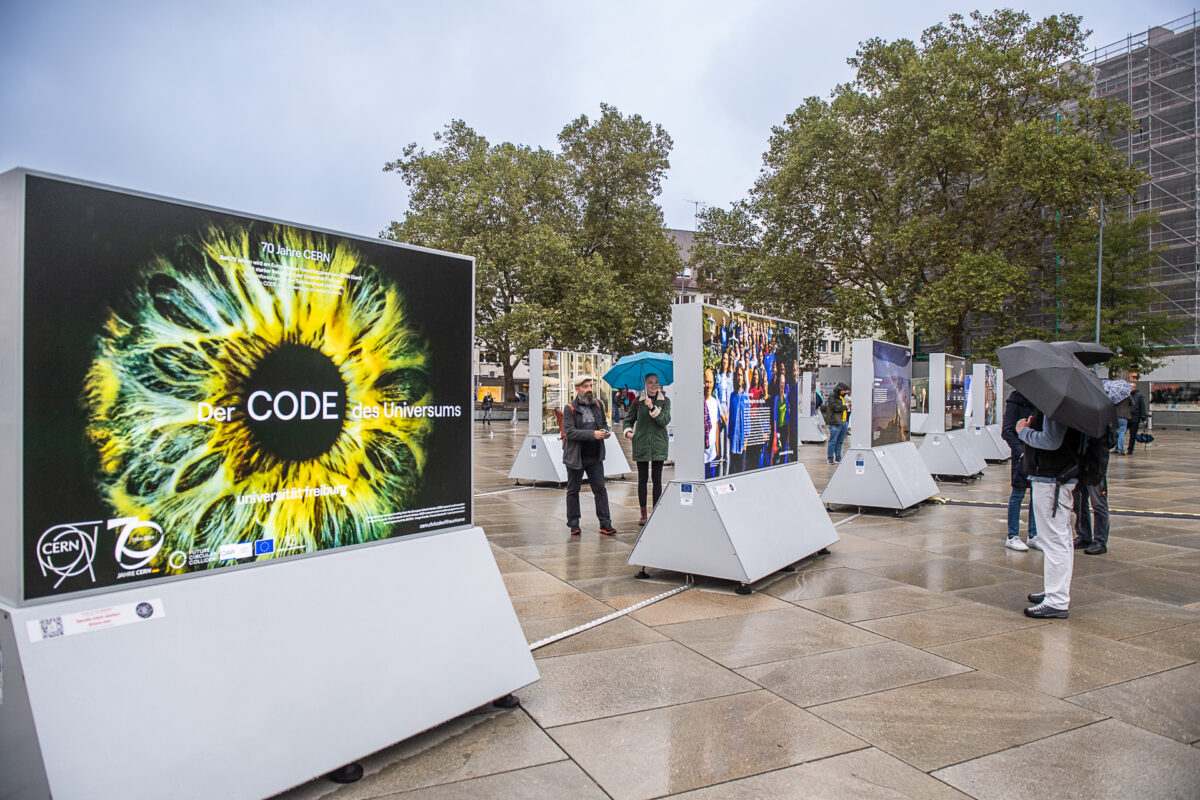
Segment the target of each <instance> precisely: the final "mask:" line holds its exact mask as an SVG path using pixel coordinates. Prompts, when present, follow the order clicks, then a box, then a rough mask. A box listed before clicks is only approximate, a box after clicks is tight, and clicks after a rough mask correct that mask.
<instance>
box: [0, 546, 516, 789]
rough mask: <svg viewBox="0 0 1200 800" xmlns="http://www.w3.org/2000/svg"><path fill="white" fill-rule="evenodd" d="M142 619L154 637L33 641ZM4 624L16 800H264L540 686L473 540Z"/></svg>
mask: <svg viewBox="0 0 1200 800" xmlns="http://www.w3.org/2000/svg"><path fill="white" fill-rule="evenodd" d="M148 600H160V601H161V603H162V610H163V615H162V616H161V617H152V618H150V619H147V620H144V621H142V622H138V623H136V624H129V625H125V626H122V627H112V628H105V629H102V630H94V631H90V632H83V633H78V634H76V635H73V636H65V637H61V638H54V639H45V640H42V641H31V640H30V636H29V634H28V632H27V628H26V623H27V622H29V621H34V622H35V624H36V621H37V620H41V619H45V618H48V617H53V616H57V615H63V614H71V613H79V612H81V611H87V610H90V609H99V608H104V607H106V606H110V605H118V604H128V603H138V602H142V601H148ZM0 622H2V624H0V647H2V648H3V653H4V702H3V703H2V704H0V731H3V735H2V737H0V742H3V744H4V748H3V750H2V751H0V796H3V797H5V798H16V797H43V798H44V797H46V796H47V791H46V790H47V787H48V789H49V793H50V794H52V795H53V796H54V797H55V798H56V799H57V800H70V798H122V800H131V799H132V798H161V797H164V796H170V797H172V798H213V797H224V798H260V797H268V796H270V795H273V794H276V793H278V792H280V791H282V790H284V789H287V788H289V787H292V786H295V785H297V784H300V783H303V782H305V781H307V780H310V779H312V778H314V777H316V776H319V775H323V774H325V773H326V772H329V771H330V770H332V769H335V768H337V767H339V766H342V765H344V764H347V763H350V762H353V761H355V760H357V759H359V758H362V757H363V756H366V755H368V754H369V753H372V752H374V751H376V750H379V749H381V748H384V747H387V746H389V745H391V744H393V743H395V742H399V741H401V740H403V739H406V738H408V737H410V736H413V735H414V734H417V733H419V732H421V731H423V730H426V729H428V728H431V727H433V726H435V725H438V724H440V723H442V722H444V721H446V720H448V719H453V718H454V717H456V716H458V715H460V714H462V713H464V712H466V711H469V710H471V709H473V708H476V707H478V706H481V705H483V704H485V703H488V702H490V701H492V700H494V699H496V698H498V697H503V696H504V695H505V694H508V693H509V692H512V691H515V690H516V689H518V688H520V687H521V686H524V685H526V684H528V683H531V682H532V681H535V680H537V678H538V673H537V668H536V666H535V665H534V662H533V657H532V655H531V654H530V652H529V647H528V645H527V644H526V640H525V636H524V635H523V634H522V632H521V626H520V624H519V623H518V622H517V617H516V614H515V613H514V612H513V608H512V603H511V601H510V600H509V597H508V593H507V591H505V588H504V583H503V581H502V580H501V579H500V571H499V570H498V569H497V568H496V562H495V560H494V558H493V556H492V552H491V549H490V547H489V546H488V543H487V540H486V538H485V537H484V534H483V531H482V530H481V529H479V528H467V529H464V530H460V531H451V532H448V533H439V534H435V535H431V536H426V537H422V538H416V539H408V540H405V541H400V542H386V543H382V544H380V545H377V546H372V547H361V548H355V549H352V550H346V551H344V552H335V553H329V554H326V555H323V556H320V557H314V558H305V559H298V560H295V561H291V562H283V563H279V564H272V565H269V566H263V567H258V568H255V569H248V570H237V571H232V572H229V573H227V574H220V573H218V574H213V575H206V576H203V577H197V578H194V579H191V580H184V581H177V582H173V583H166V584H160V585H155V586H146V587H144V588H130V589H126V590H122V591H119V592H110V593H108V594H103V595H92V596H90V597H84V598H76V599H73V600H63V601H58V602H53V603H47V604H42V605H37V606H29V607H24V608H10V607H0ZM18 675H20V676H22V677H23V681H21V680H16V679H15V677H16V676H18ZM35 725H36V737H37V738H36V739H35V740H33V741H31V740H30V737H31V736H34V735H35V734H34V726H35ZM16 737H19V741H13V739H14V738H16ZM39 750H40V758H37V757H36V756H37V753H38V751H39ZM122 765H125V767H122ZM39 772H40V773H41V778H40V780H39V778H38V773H39ZM39 784H40V786H39Z"/></svg>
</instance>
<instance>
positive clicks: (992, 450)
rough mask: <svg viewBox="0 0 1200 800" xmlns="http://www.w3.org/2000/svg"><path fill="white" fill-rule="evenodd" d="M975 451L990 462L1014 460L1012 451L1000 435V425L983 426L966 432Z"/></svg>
mask: <svg viewBox="0 0 1200 800" xmlns="http://www.w3.org/2000/svg"><path fill="white" fill-rule="evenodd" d="M966 433H967V434H968V435H969V437H970V440H971V443H972V444H973V445H974V446H975V450H976V451H977V452H978V453H979V454H980V455H981V456H983V458H984V459H986V460H988V461H1007V460H1008V459H1010V458H1012V449H1011V448H1010V447H1009V446H1008V442H1006V441H1004V437H1003V436H1001V435H1000V426H999V425H983V426H980V427H977V428H972V429H971V430H969V431H967V432H966Z"/></svg>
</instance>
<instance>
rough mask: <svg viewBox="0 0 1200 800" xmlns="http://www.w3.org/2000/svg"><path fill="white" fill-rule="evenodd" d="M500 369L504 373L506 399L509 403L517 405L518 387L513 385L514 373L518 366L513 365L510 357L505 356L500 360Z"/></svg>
mask: <svg viewBox="0 0 1200 800" xmlns="http://www.w3.org/2000/svg"><path fill="white" fill-rule="evenodd" d="M518 363H519V362H518ZM500 369H501V370H503V372H504V399H505V400H506V401H507V402H509V403H515V402H517V387H516V386H515V385H514V384H513V372H514V371H516V369H517V365H516V364H514V363H512V358H511V357H510V356H508V355H505V356H503V357H502V358H501V359H500Z"/></svg>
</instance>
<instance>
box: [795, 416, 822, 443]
mask: <svg viewBox="0 0 1200 800" xmlns="http://www.w3.org/2000/svg"><path fill="white" fill-rule="evenodd" d="M822 422H823V421H822V419H821V418H820V417H800V419H799V420H797V423H798V428H799V431H800V441H802V442H804V443H806V444H807V443H809V442H817V443H820V442H825V441H827V440H828V439H829V431H828V429H826V428H825V426H824V425H823V424H822Z"/></svg>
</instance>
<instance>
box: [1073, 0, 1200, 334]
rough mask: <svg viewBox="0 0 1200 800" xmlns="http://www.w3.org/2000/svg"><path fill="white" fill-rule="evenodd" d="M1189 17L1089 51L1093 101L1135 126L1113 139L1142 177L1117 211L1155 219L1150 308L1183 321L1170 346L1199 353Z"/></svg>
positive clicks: (1197, 79)
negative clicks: (1121, 106)
mask: <svg viewBox="0 0 1200 800" xmlns="http://www.w3.org/2000/svg"><path fill="white" fill-rule="evenodd" d="M1196 21H1197V15H1196V13H1195V12H1193V13H1191V14H1189V15H1187V16H1185V17H1180V18H1179V19H1176V20H1173V21H1171V22H1168V23H1165V24H1163V25H1156V26H1154V27H1152V28H1150V29H1148V30H1147V31H1145V32H1144V33H1138V34H1131V35H1129V36H1127V37H1125V39H1123V40H1121V41H1119V42H1114V43H1112V44H1110V45H1108V46H1106V47H1100V48H1097V49H1096V50H1094V51H1092V52H1091V53H1090V54H1089V55H1088V56H1087V58H1086V59H1085V62H1086V63H1087V64H1088V65H1089V66H1091V67H1092V69H1093V70H1094V79H1095V89H1094V94H1095V96H1097V97H1104V98H1111V99H1114V100H1119V101H1121V102H1123V103H1125V104H1126V105H1128V106H1129V107H1130V108H1131V109H1132V110H1133V117H1134V121H1135V123H1136V128H1135V130H1133V131H1130V132H1129V133H1128V134H1126V135H1124V136H1122V137H1121V138H1119V139H1117V140H1115V141H1114V144H1115V145H1116V146H1117V147H1118V148H1119V149H1120V150H1121V151H1122V152H1124V153H1125V154H1126V156H1127V157H1128V159H1129V162H1130V163H1131V164H1134V163H1140V164H1141V166H1142V169H1143V170H1144V171H1145V172H1146V179H1145V181H1144V182H1143V183H1142V185H1141V186H1140V187H1139V188H1138V193H1137V197H1136V198H1134V200H1133V202H1132V204H1130V205H1127V206H1126V207H1124V208H1118V209H1113V211H1114V212H1115V213H1119V214H1127V215H1130V216H1132V215H1136V214H1141V213H1144V212H1147V211H1153V212H1156V213H1157V214H1158V215H1159V223H1158V225H1157V226H1156V227H1155V228H1154V229H1153V230H1152V231H1151V233H1150V240H1151V244H1152V245H1153V246H1155V247H1162V248H1163V250H1162V252H1161V253H1159V255H1158V262H1157V264H1156V265H1155V267H1154V272H1153V281H1152V285H1153V286H1154V288H1155V289H1157V290H1158V291H1159V293H1160V294H1161V298H1160V299H1159V300H1158V301H1157V302H1155V303H1153V304H1152V305H1151V306H1150V309H1149V310H1150V311H1152V312H1163V313H1166V314H1169V315H1170V316H1171V317H1172V318H1174V319H1177V320H1179V321H1181V322H1182V323H1183V326H1182V328H1181V330H1180V331H1179V333H1178V334H1177V335H1176V336H1175V339H1174V340H1173V341H1171V342H1169V343H1166V344H1168V345H1170V346H1173V347H1183V348H1188V349H1189V350H1190V351H1193V352H1200V204H1198V203H1197V198H1198V197H1200V172H1198V171H1197V166H1198V165H1200V138H1197V131H1198V130H1200V104H1198V103H1197V98H1196V86H1197V84H1198V83H1200V62H1198V61H1197V41H1196Z"/></svg>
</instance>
